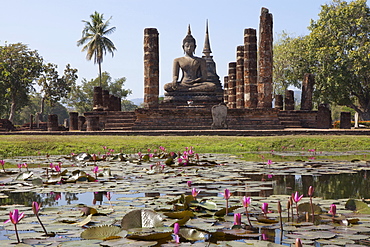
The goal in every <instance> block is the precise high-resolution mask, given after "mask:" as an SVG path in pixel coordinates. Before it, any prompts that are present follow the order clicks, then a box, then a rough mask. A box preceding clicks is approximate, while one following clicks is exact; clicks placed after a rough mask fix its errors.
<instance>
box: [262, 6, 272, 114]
mask: <svg viewBox="0 0 370 247" xmlns="http://www.w3.org/2000/svg"><path fill="white" fill-rule="evenodd" d="M259 32H260V36H259V47H258V52H259V61H258V66H259V74H258V107H260V108H271V107H272V59H273V57H272V42H273V33H272V14H270V13H269V10H268V9H266V8H262V9H261V16H260V27H259Z"/></svg>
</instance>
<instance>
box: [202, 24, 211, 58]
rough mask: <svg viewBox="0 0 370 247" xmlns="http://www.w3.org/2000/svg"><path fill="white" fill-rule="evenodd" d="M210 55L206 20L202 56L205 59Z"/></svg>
mask: <svg viewBox="0 0 370 247" xmlns="http://www.w3.org/2000/svg"><path fill="white" fill-rule="evenodd" d="M211 53H212V51H211V45H210V42H209V33H208V20H207V22H206V36H205V39H204V48H203V54H204V55H205V56H206V57H210V55H211Z"/></svg>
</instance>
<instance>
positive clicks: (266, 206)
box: [261, 202, 269, 218]
mask: <svg viewBox="0 0 370 247" xmlns="http://www.w3.org/2000/svg"><path fill="white" fill-rule="evenodd" d="M261 209H262V213H263V215H264V216H265V218H267V214H268V212H269V204H268V203H267V202H264V203H262V206H261Z"/></svg>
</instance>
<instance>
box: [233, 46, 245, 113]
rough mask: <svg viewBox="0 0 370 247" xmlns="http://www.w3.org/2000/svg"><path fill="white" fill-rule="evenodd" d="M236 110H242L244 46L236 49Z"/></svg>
mask: <svg viewBox="0 0 370 247" xmlns="http://www.w3.org/2000/svg"><path fill="white" fill-rule="evenodd" d="M235 90H236V108H244V46H241V45H240V46H238V47H237V49H236V86H235Z"/></svg>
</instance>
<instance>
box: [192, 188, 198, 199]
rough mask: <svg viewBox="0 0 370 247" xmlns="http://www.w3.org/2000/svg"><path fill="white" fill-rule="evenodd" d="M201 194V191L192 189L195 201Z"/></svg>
mask: <svg viewBox="0 0 370 247" xmlns="http://www.w3.org/2000/svg"><path fill="white" fill-rule="evenodd" d="M199 192H200V190H197V189H196V188H192V189H191V195H192V196H193V197H194V199H195V198H196V197H197V195H198V194H199Z"/></svg>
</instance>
